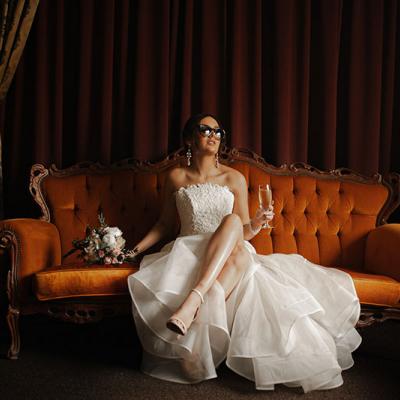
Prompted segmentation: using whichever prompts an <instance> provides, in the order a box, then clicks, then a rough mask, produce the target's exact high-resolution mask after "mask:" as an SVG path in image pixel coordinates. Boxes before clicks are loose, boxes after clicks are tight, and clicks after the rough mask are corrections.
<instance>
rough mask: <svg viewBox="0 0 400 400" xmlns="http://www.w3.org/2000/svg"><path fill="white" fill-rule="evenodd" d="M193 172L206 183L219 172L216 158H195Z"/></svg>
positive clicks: (206, 156) (210, 156)
mask: <svg viewBox="0 0 400 400" xmlns="http://www.w3.org/2000/svg"><path fill="white" fill-rule="evenodd" d="M191 170H192V171H193V172H194V173H196V174H197V175H198V176H199V178H200V179H201V180H204V181H205V180H206V179H207V178H209V177H211V176H215V175H216V173H217V172H218V170H217V167H216V166H215V156H214V155H202V156H196V157H193V160H192V166H191Z"/></svg>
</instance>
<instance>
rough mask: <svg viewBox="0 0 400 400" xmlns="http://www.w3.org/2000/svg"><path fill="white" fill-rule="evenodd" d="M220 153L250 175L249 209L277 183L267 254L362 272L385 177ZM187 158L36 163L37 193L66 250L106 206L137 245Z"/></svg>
mask: <svg viewBox="0 0 400 400" xmlns="http://www.w3.org/2000/svg"><path fill="white" fill-rule="evenodd" d="M221 159H222V161H223V162H224V163H226V164H229V165H230V166H232V167H233V168H236V169H237V170H239V171H240V172H242V174H243V175H244V176H245V178H246V180H247V183H248V190H249V209H250V215H254V213H255V211H256V208H257V207H258V185H259V184H261V183H270V185H271V187H272V191H273V198H274V202H275V203H274V207H275V214H276V215H275V218H274V221H273V224H274V226H275V228H274V229H272V230H271V231H270V232H268V231H262V232H261V233H260V234H259V235H257V236H256V237H255V238H254V239H253V240H252V244H253V245H254V246H255V248H256V250H257V252H259V253H261V254H269V253H272V252H275V253H277V252H278V253H299V254H302V255H303V256H305V257H306V258H308V259H309V260H311V261H313V262H315V263H318V264H321V265H325V266H342V267H347V268H353V269H358V270H360V269H362V268H363V265H364V248H365V240H366V237H367V234H368V232H369V231H371V230H372V229H373V228H375V226H376V225H377V224H380V223H382V222H384V219H385V218H386V217H387V216H388V214H389V212H390V211H391V210H393V208H394V201H395V200H394V195H393V190H392V188H391V186H390V184H389V183H388V182H384V181H382V179H381V177H380V176H379V175H376V176H375V177H373V178H367V177H362V176H360V175H357V174H351V173H349V171H347V170H341V171H339V170H336V171H332V172H330V173H328V172H321V171H318V170H315V169H314V168H312V167H310V166H307V165H303V164H301V165H300V164H297V165H292V166H290V167H285V166H283V167H279V168H276V167H273V166H271V165H269V164H267V163H265V161H264V160H263V159H261V158H260V157H259V156H257V155H256V154H254V153H248V152H247V153H246V152H241V151H239V150H236V149H231V150H229V149H226V150H225V152H224V153H223V154H222V156H221ZM182 160H183V157H182V151H180V152H177V153H174V154H173V155H170V156H169V157H168V158H167V159H166V160H164V161H162V162H160V163H155V164H150V163H141V162H138V161H132V160H125V162H122V163H119V164H115V165H114V166H112V167H111V168H106V167H103V166H99V165H97V164H77V165H76V166H74V167H71V168H68V169H64V170H58V169H56V168H55V167H54V166H53V167H51V168H50V169H47V168H45V167H44V166H42V165H40V164H36V165H34V166H33V167H32V174H31V192H32V194H33V196H34V198H35V200H36V201H37V202H38V203H39V205H40V206H41V208H42V211H43V217H42V219H44V220H48V221H51V222H52V223H54V224H55V225H56V226H57V227H58V230H59V232H60V237H61V245H62V252H63V254H65V253H66V252H67V251H68V250H69V249H70V248H71V243H72V240H73V239H76V238H83V237H84V234H85V229H86V227H87V225H90V226H96V225H98V220H97V215H98V212H99V210H102V211H103V213H104V215H105V218H106V222H107V223H108V224H109V225H111V226H118V227H120V228H121V230H122V231H123V233H124V237H125V239H126V240H127V246H128V247H132V246H133V245H134V244H135V243H136V242H137V241H139V240H140V239H141V238H142V237H143V235H144V234H145V233H146V232H147V231H148V230H149V229H150V228H151V226H152V225H153V224H154V223H155V222H156V220H157V218H158V215H159V212H160V207H161V204H162V199H161V196H162V189H163V185H164V180H165V176H166V173H167V171H168V170H169V169H170V168H172V167H173V166H175V165H177V164H178V163H180V162H182Z"/></svg>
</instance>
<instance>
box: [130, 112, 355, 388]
mask: <svg viewBox="0 0 400 400" xmlns="http://www.w3.org/2000/svg"><path fill="white" fill-rule="evenodd" d="M224 136H225V132H224V131H223V129H222V126H221V124H220V123H219V121H218V120H217V119H216V118H215V117H214V116H212V115H210V114H199V115H195V116H193V117H191V118H190V119H189V120H188V121H187V123H186V124H185V127H184V130H183V140H184V143H185V145H186V146H187V149H188V150H187V165H186V166H183V167H177V168H175V169H173V170H172V171H170V173H169V174H168V176H167V178H166V182H165V186H164V197H163V198H164V205H163V209H162V212H161V215H160V218H159V220H158V222H157V223H156V224H155V225H154V226H153V228H152V229H151V230H150V232H149V233H148V234H147V235H146V236H145V237H144V238H143V239H142V240H141V241H140V242H139V243H138V244H137V246H136V247H135V251H136V252H137V253H140V252H143V251H145V250H146V249H148V248H149V247H151V246H152V245H154V244H155V243H157V242H158V241H159V240H160V239H162V238H165V237H167V236H168V235H170V234H173V233H174V232H176V227H177V221H179V222H180V234H179V236H178V237H177V238H176V240H174V241H172V242H170V243H168V244H167V245H166V246H164V247H163V249H162V250H161V251H160V252H159V253H156V254H151V255H148V256H145V257H144V258H143V260H142V262H141V265H140V270H139V271H138V272H137V273H135V274H133V275H131V276H129V278H128V285H129V289H130V293H131V296H132V301H133V307H132V310H133V316H134V319H135V323H136V328H137V332H138V335H139V338H140V340H141V342H142V345H143V361H142V370H143V371H144V372H145V373H147V374H149V375H152V376H154V377H158V378H161V379H165V380H169V381H174V382H181V383H195V382H199V381H202V380H205V379H210V378H214V377H216V367H217V366H218V365H219V364H220V363H221V362H222V361H223V360H224V359H226V364H227V365H228V367H229V368H231V369H232V370H234V371H235V372H237V373H238V374H240V375H242V376H244V377H246V378H247V379H250V380H253V381H254V382H255V384H256V388H257V389H264V390H271V389H273V388H274V384H276V383H283V384H285V385H287V386H302V387H303V390H304V392H308V391H310V390H314V389H331V388H334V387H338V386H340V385H341V384H342V383H343V380H342V376H341V371H342V370H344V369H347V368H350V367H351V366H352V365H353V359H352V357H351V352H352V351H354V350H355V349H356V348H357V347H358V346H359V344H360V342H361V337H360V335H359V334H358V333H357V331H356V330H355V329H354V326H355V324H356V322H357V321H358V318H359V313H360V305H359V301H358V298H357V295H356V292H355V289H354V284H353V281H352V279H351V277H350V276H349V275H348V274H346V273H344V272H342V271H340V270H336V269H333V268H325V267H321V266H317V265H315V264H311V263H310V262H308V261H307V260H305V259H304V258H303V257H301V256H299V255H283V254H272V255H269V256H261V255H258V254H256V252H255V250H254V248H253V247H252V246H251V244H250V243H249V242H248V241H249V240H250V239H252V238H253V237H254V236H255V235H256V234H257V233H258V232H259V230H260V229H261V226H262V225H263V224H264V223H265V222H266V221H270V220H271V219H272V218H273V209H272V207H270V208H269V209H268V210H258V211H257V213H256V215H255V216H253V218H251V219H250V216H249V210H248V198H247V184H246V180H245V178H244V177H243V175H242V174H241V173H240V172H238V171H236V170H234V169H232V168H230V167H228V166H225V165H222V164H220V163H219V162H218V149H219V146H220V144H221V141H223V140H224Z"/></svg>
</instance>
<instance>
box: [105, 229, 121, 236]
mask: <svg viewBox="0 0 400 400" xmlns="http://www.w3.org/2000/svg"><path fill="white" fill-rule="evenodd" d="M104 232H106V235H108V234H110V235H113V236H115V237H116V238H117V237H118V236H122V231H121V230H120V229H119V228H117V227H111V226H107V227H106V228H104Z"/></svg>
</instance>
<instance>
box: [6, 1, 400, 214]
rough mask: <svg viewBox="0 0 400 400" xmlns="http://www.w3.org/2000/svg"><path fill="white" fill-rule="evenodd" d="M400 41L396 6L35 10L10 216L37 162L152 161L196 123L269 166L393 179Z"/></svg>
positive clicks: (12, 104) (19, 206)
mask: <svg viewBox="0 0 400 400" xmlns="http://www.w3.org/2000/svg"><path fill="white" fill-rule="evenodd" d="M399 36H400V10H399V5H398V1H396V0H346V1H343V0H330V1H319V0H301V1H299V0H268V1H263V0H250V1H249V0H218V1H214V0H85V1H78V0H68V1H65V0H58V1H57V2H54V1H50V0H42V1H41V2H40V4H39V7H38V9H37V15H36V17H35V21H34V23H33V25H32V30H31V34H30V36H29V38H28V41H27V45H26V49H25V51H24V54H23V56H22V58H21V61H20V63H19V66H18V68H17V71H16V75H15V78H14V81H13V83H12V85H11V88H10V91H9V93H8V95H7V102H6V104H5V105H3V108H2V110H0V112H1V111H2V112H3V118H0V121H3V131H4V150H5V151H4V152H3V153H4V184H5V201H6V215H7V216H22V215H27V214H34V213H35V211H36V209H35V208H34V205H32V201H31V199H30V196H29V193H28V191H27V187H28V178H29V176H28V175H29V168H30V166H31V165H32V164H33V163H36V162H43V163H46V164H50V163H55V164H56V165H57V166H59V167H66V166H68V165H71V164H73V163H75V162H77V161H82V160H94V161H101V162H103V163H109V162H112V161H115V160H118V159H121V158H124V157H135V158H140V159H152V160H155V159H160V158H162V157H164V156H165V155H166V154H168V153H169V152H171V151H173V150H175V149H177V148H179V147H180V145H181V140H180V131H181V128H182V126H183V123H184V122H185V120H186V119H187V118H188V117H189V116H190V115H191V114H192V113H195V112H201V111H208V112H212V113H215V114H216V115H218V116H219V117H220V118H221V120H222V121H223V123H224V126H225V128H226V130H227V132H228V144H229V145H231V146H235V147H245V148H248V149H250V150H253V151H255V152H257V153H259V154H261V155H262V156H263V157H264V158H265V159H266V160H267V161H269V162H271V163H273V164H278V165H279V164H282V163H291V162H297V161H303V162H307V163H309V164H312V165H314V166H316V167H318V168H321V169H332V168H338V167H349V168H352V169H354V170H356V171H359V172H361V173H366V174H370V173H374V172H377V171H378V172H381V173H383V174H384V173H386V172H388V171H389V170H394V171H400V113H398V111H397V110H398V109H399V106H400V37H399ZM21 116H23V118H21ZM0 127H1V126H0ZM20 160H23V161H22V162H21V161H20ZM21 189H23V190H25V191H24V192H23V193H21Z"/></svg>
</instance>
